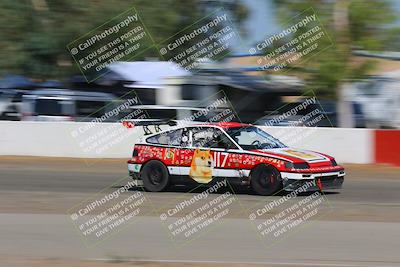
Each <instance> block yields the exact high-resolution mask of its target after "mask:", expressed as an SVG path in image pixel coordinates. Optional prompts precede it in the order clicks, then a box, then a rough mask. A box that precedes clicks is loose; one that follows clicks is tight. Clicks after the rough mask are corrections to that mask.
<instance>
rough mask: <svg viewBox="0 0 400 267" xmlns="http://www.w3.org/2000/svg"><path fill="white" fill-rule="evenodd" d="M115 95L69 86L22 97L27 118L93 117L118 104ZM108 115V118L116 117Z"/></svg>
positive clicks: (42, 119)
mask: <svg viewBox="0 0 400 267" xmlns="http://www.w3.org/2000/svg"><path fill="white" fill-rule="evenodd" d="M115 100H116V98H115V96H114V95H112V94H107V93H98V92H80V91H71V90H66V89H40V90H34V91H32V92H30V93H29V94H27V95H24V96H23V99H22V120H24V121H91V120H93V119H94V118H100V117H101V116H103V115H104V114H105V113H107V112H108V111H110V110H112V108H113V107H114V105H113V103H114V101H115ZM115 120H116V119H115V118H112V117H107V118H106V120H105V121H115Z"/></svg>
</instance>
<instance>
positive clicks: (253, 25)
mask: <svg viewBox="0 0 400 267" xmlns="http://www.w3.org/2000/svg"><path fill="white" fill-rule="evenodd" d="M241 1H242V3H243V4H245V5H246V6H247V8H248V10H249V14H248V18H247V20H246V21H245V22H244V28H245V30H246V32H247V34H248V35H247V36H246V37H245V38H243V40H242V41H243V43H244V45H243V46H241V47H238V48H237V50H236V51H235V54H242V53H247V52H248V49H246V48H248V47H251V46H252V45H253V44H254V43H256V42H259V41H260V40H263V39H264V38H265V37H267V36H268V35H271V34H273V33H276V32H278V31H279V30H280V29H281V27H280V25H279V23H278V21H277V17H276V14H275V10H274V4H273V1H272V0H241ZM388 1H389V2H392V4H393V8H394V9H395V10H397V12H398V13H399V14H400V1H399V0H388ZM399 17H400V16H399ZM395 26H397V27H400V18H399V19H398V20H397V22H396V23H395Z"/></svg>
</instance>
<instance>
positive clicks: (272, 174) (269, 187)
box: [250, 165, 282, 196]
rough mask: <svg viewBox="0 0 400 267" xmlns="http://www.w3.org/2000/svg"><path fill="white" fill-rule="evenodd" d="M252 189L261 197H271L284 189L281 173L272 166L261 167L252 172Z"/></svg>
mask: <svg viewBox="0 0 400 267" xmlns="http://www.w3.org/2000/svg"><path fill="white" fill-rule="evenodd" d="M250 181H251V188H252V189H253V190H254V191H255V192H256V193H257V194H259V195H262V196H269V195H272V194H274V193H276V192H277V191H278V190H279V189H281V187H282V183H281V178H280V173H279V171H278V170H277V169H275V168H274V167H272V166H267V165H259V166H257V167H255V168H254V169H253V170H252V171H251V180H250Z"/></svg>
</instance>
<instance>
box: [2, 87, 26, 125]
mask: <svg viewBox="0 0 400 267" xmlns="http://www.w3.org/2000/svg"><path fill="white" fill-rule="evenodd" d="M27 92H28V91H26V90H20V89H2V90H0V120H10V121H19V120H21V106H22V96H23V95H24V94H26V93H27Z"/></svg>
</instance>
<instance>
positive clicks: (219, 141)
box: [192, 127, 236, 149]
mask: <svg viewBox="0 0 400 267" xmlns="http://www.w3.org/2000/svg"><path fill="white" fill-rule="evenodd" d="M192 133H193V135H192V140H193V141H192V144H193V147H209V148H223V149H234V148H236V146H235V144H234V143H233V142H232V141H231V140H230V139H228V137H227V136H226V134H225V133H223V132H222V131H221V130H219V129H217V128H203V127H199V128H193V129H192Z"/></svg>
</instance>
